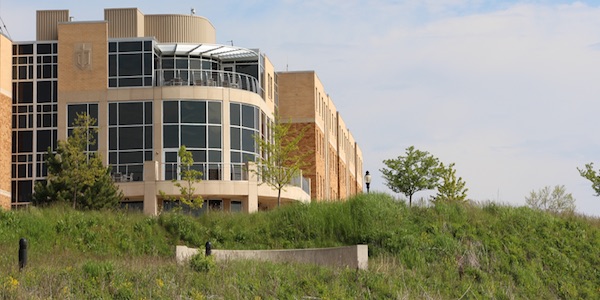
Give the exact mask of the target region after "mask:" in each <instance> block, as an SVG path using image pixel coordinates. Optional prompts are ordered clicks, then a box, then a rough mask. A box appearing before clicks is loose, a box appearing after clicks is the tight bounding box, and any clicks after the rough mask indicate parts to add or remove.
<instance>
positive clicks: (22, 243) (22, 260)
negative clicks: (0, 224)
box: [19, 238, 27, 270]
mask: <svg viewBox="0 0 600 300" xmlns="http://www.w3.org/2000/svg"><path fill="white" fill-rule="evenodd" d="M26 265H27V240H26V239H25V238H21V239H20V240H19V270H23V268H25V266H26Z"/></svg>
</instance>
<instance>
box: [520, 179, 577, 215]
mask: <svg viewBox="0 0 600 300" xmlns="http://www.w3.org/2000/svg"><path fill="white" fill-rule="evenodd" d="M525 202H526V203H527V205H529V207H531V208H534V209H540V210H545V211H550V212H554V213H559V212H573V211H574V210H575V199H574V198H573V195H571V194H570V193H569V194H567V192H566V189H565V186H564V185H556V186H554V189H552V190H551V188H550V186H546V187H544V188H542V189H540V190H539V191H538V192H535V191H531V192H530V193H529V197H525Z"/></svg>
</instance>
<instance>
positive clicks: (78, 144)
mask: <svg viewBox="0 0 600 300" xmlns="http://www.w3.org/2000/svg"><path fill="white" fill-rule="evenodd" d="M95 124H96V120H95V119H94V118H92V117H90V116H88V115H87V114H77V118H76V119H75V128H74V129H73V132H72V134H71V135H70V136H69V137H68V138H67V140H66V141H59V142H58V146H57V148H56V151H55V152H53V151H52V149H51V148H48V154H47V159H46V166H47V168H48V176H47V180H46V181H45V182H44V181H41V182H37V183H36V185H35V193H34V195H33V202H34V203H35V204H46V203H52V202H55V201H63V202H69V203H71V204H72V206H73V208H84V209H100V208H105V207H114V206H116V205H117V204H119V202H120V201H121V199H122V198H123V194H122V192H121V191H120V190H119V188H118V187H117V186H115V184H114V183H113V181H112V178H111V176H110V167H105V166H103V165H102V159H101V158H100V156H99V155H98V153H94V152H87V151H86V150H87V148H88V145H93V144H95V143H96V141H95V139H94V134H95V133H96V131H97V130H96V128H94V125H95Z"/></svg>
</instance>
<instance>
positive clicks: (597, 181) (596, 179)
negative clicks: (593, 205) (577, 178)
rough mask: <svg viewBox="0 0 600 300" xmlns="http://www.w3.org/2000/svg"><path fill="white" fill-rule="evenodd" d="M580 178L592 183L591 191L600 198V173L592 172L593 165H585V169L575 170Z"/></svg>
mask: <svg viewBox="0 0 600 300" xmlns="http://www.w3.org/2000/svg"><path fill="white" fill-rule="evenodd" d="M577 171H579V174H580V175H581V177H583V178H585V179H587V180H589V181H591V182H592V189H594V191H595V192H596V196H600V175H599V174H600V171H598V172H596V171H595V170H594V163H589V164H586V165H585V169H580V168H577Z"/></svg>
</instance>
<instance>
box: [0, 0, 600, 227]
mask: <svg viewBox="0 0 600 300" xmlns="http://www.w3.org/2000/svg"><path fill="white" fill-rule="evenodd" d="M165 3H168V5H165ZM115 7H138V8H139V9H140V10H141V11H142V13H144V14H189V13H190V9H191V8H195V10H196V15H200V16H204V17H206V18H208V19H209V20H210V21H211V22H212V24H213V25H214V26H215V28H216V31H217V43H221V44H229V43H231V41H233V43H234V45H236V46H241V47H246V48H260V49H261V51H262V52H263V53H265V54H266V55H267V56H268V57H269V58H270V59H271V61H272V62H273V64H274V65H275V68H276V70H277V71H285V70H289V71H300V70H315V71H316V72H317V75H318V76H319V78H320V80H321V81H322V82H323V84H324V86H325V89H326V91H327V93H328V94H329V96H330V97H331V99H332V100H333V101H334V103H335V105H336V107H337V109H338V110H339V111H340V113H341V115H342V118H343V119H344V121H345V123H346V125H347V126H348V127H349V128H350V132H351V133H352V135H353V136H354V138H355V139H356V141H357V142H358V143H359V146H360V147H361V149H362V152H363V156H364V165H363V168H364V170H369V171H370V173H371V174H372V175H373V182H372V184H371V190H372V191H381V192H386V193H390V194H394V193H393V192H392V191H391V190H390V189H389V188H388V187H387V186H386V185H385V182H384V181H383V179H382V177H381V172H380V171H379V170H380V169H381V168H383V167H384V164H383V160H384V159H391V158H397V157H398V156H400V155H404V153H405V149H406V148H407V147H409V146H411V145H414V146H415V148H417V149H419V150H423V151H428V152H429V153H431V154H432V155H434V156H435V157H437V158H439V159H440V161H442V162H444V163H445V164H449V163H455V164H456V165H455V168H456V170H457V175H458V176H460V177H462V178H463V180H464V181H466V183H467V188H468V189H469V191H468V193H467V194H468V197H469V199H472V200H475V201H481V202H486V201H496V202H500V203H503V204H510V205H518V206H520V205H525V197H526V196H527V195H529V193H530V191H532V190H536V191H537V190H539V189H541V188H543V187H545V186H552V187H553V186H555V185H564V186H565V188H566V190H567V192H568V193H571V194H572V195H573V197H574V198H575V199H576V206H577V208H576V211H577V212H579V213H582V214H587V215H591V216H600V197H595V196H594V192H593V190H592V188H591V183H590V182H589V181H587V180H586V179H584V178H582V177H581V176H580V175H579V172H578V171H577V168H578V167H579V168H582V167H583V166H584V165H585V164H586V163H590V162H595V163H596V170H597V169H599V168H600V138H599V135H598V130H599V129H600V118H598V112H599V111H600V83H599V80H600V1H599V0H587V1H549V0H548V1H544V0H538V1H535V0H530V1H498V0H494V1H488V0H420V1H419V0H393V1H392V0H389V1H383V0H370V1H360V0H320V1H316V0H282V1H261V0H246V1H243V2H242V1H230V0H221V1H187V0H179V1H173V2H165V1H155V0H144V1H130V0H120V1H110V0H107V1H66V0H54V1H41V0H28V1H18V0H0V17H1V18H2V20H3V21H4V23H5V25H6V28H7V29H8V32H9V34H10V35H11V37H12V39H13V40H15V41H31V40H34V39H35V26H34V25H35V11H36V10H43V9H69V11H70V15H71V16H73V17H74V18H75V20H76V21H89V20H101V19H103V16H104V8H115ZM432 194H433V193H432V192H418V193H416V194H415V195H414V197H413V198H414V199H418V198H421V197H423V198H428V197H429V195H432ZM394 195H396V196H397V197H398V198H405V197H404V196H402V195H397V194H394Z"/></svg>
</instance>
